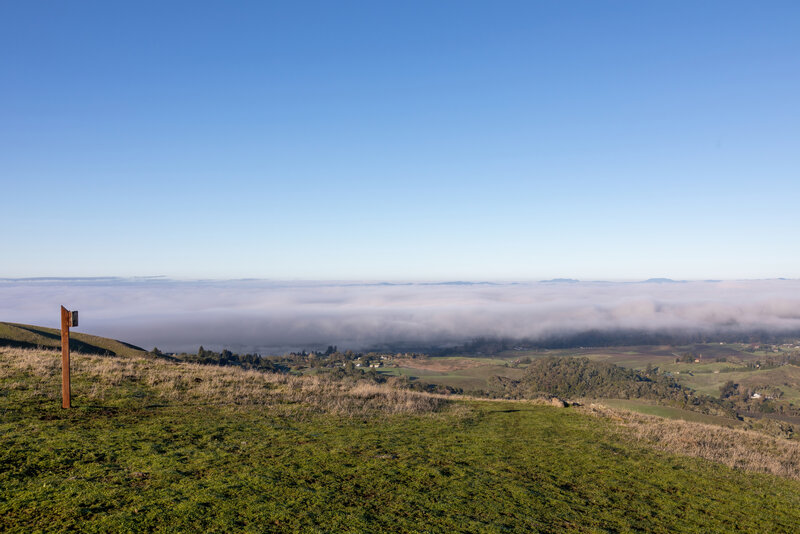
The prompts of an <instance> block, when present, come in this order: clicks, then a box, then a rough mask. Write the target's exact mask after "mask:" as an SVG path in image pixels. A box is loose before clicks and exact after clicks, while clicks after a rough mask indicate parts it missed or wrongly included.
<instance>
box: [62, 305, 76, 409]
mask: <svg viewBox="0 0 800 534" xmlns="http://www.w3.org/2000/svg"><path fill="white" fill-rule="evenodd" d="M70 326H78V312H77V311H69V310H68V309H66V308H65V307H64V306H61V407H62V408H71V407H72V398H71V397H72V391H71V388H70V380H69V327H70Z"/></svg>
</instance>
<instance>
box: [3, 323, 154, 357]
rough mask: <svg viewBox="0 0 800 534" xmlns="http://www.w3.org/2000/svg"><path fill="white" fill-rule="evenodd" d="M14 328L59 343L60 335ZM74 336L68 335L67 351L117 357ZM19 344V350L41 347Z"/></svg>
mask: <svg viewBox="0 0 800 534" xmlns="http://www.w3.org/2000/svg"><path fill="white" fill-rule="evenodd" d="M14 326H15V327H17V328H19V329H20V330H25V331H27V332H30V333H32V334H34V335H39V336H42V337H46V338H49V339H52V340H53V341H58V342H59V343H61V334H60V333H59V334H54V333H51V332H48V331H46V330H37V329H35V328H29V327H26V326H21V325H14ZM74 335H75V334H72V335H70V338H69V350H70V351H75V352H82V353H83V354H95V355H99V356H116V355H117V353H116V352H114V351H113V350H109V349H104V348H102V347H97V346H95V345H91V344H89V343H86V342H84V341H81V340H79V339H76V338H75V337H74ZM19 343H23V344H20V345H18V346H19V348H28V349H35V348H39V347H41V344H39V343H33V342H26V341H23V342H19ZM125 345H127V344H125ZM129 346H131V347H133V346H132V345H129ZM139 350H142V349H139Z"/></svg>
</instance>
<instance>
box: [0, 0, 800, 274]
mask: <svg viewBox="0 0 800 534" xmlns="http://www.w3.org/2000/svg"><path fill="white" fill-rule="evenodd" d="M0 51H1V52H0V69H1V70H0V72H2V73H3V75H2V78H0V191H1V192H2V193H1V194H2V198H3V200H4V202H3V203H2V210H0V224H1V225H2V228H3V247H2V252H0V254H1V256H0V258H2V261H0V277H2V276H5V277H25V276H100V275H115V276H132V275H166V276H170V277H174V278H197V277H200V278H238V277H258V278H278V279H541V278H553V277H574V278H581V279H635V278H649V277H654V276H665V277H672V278H689V279H702V278H763V277H789V278H798V277H800V267H799V266H800V248H798V247H797V235H798V230H800V210H799V209H798V208H797V205H798V199H800V172H799V171H798V170H799V169H800V99H799V98H798V96H797V95H800V59H798V58H800V4H797V3H796V2H768V3H757V2H731V1H726V2H702V3H698V2H633V1H631V2H597V1H592V2H533V1H526V2H463V1H458V2H418V3H416V2H281V3H267V2H252V3H246V2H238V3H235V4H234V5H231V4H229V3H223V2H183V3H181V2H128V3H122V2H52V3H48V2H5V3H3V4H2V5H1V6H0Z"/></svg>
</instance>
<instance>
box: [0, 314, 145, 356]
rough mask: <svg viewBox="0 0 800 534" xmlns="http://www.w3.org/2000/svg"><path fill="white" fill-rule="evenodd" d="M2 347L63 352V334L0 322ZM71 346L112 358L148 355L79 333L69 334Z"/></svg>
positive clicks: (121, 344)
mask: <svg viewBox="0 0 800 534" xmlns="http://www.w3.org/2000/svg"><path fill="white" fill-rule="evenodd" d="M0 346H11V347H24V348H40V347H41V348H52V349H58V350H61V331H60V330H57V329H55V328H46V327H43V326H33V325H27V324H17V323H3V322H0ZM69 346H70V349H71V350H74V351H77V352H83V353H85V354H107V355H110V356H143V355H144V354H145V352H146V351H145V350H144V349H142V348H140V347H136V346H134V345H131V344H129V343H124V342H122V341H117V340H116V339H109V338H107V337H100V336H93V335H90V334H83V333H81V332H76V331H75V330H71V331H70V333H69Z"/></svg>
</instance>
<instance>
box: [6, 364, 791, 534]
mask: <svg viewBox="0 0 800 534" xmlns="http://www.w3.org/2000/svg"><path fill="white" fill-rule="evenodd" d="M0 353H2V350H0ZM50 357H51V358H52V357H53V356H50ZM100 360H101V359H97V360H92V361H100ZM101 363H102V362H101ZM3 365H6V366H7V369H8V368H9V362H8V361H4V362H3ZM87 365H88V364H87ZM98 365H100V364H98ZM169 365H173V366H175V365H180V366H185V364H169V363H166V362H165V363H159V362H154V363H150V364H148V368H150V369H152V368H158V366H164V368H165V369H166V368H167V367H166V366H169ZM154 366H155V367H154ZM181 368H182V367H181ZM186 368H187V369H190V367H186ZM20 369H21V370H12V371H7V372H5V373H4V375H3V378H2V380H0V385H1V386H2V389H0V391H1V392H2V394H0V530H1V531H5V532H26V533H27V532H36V531H66V530H80V531H85V532H124V531H162V532H183V531H203V532H231V531H241V532H264V531H285V532H297V531H299V532H380V531H389V532H628V531H638V532H698V533H699V532H702V533H708V532H732V531H737V532H764V531H768V532H792V531H794V530H795V528H796V526H797V524H798V522H800V482H798V481H793V480H786V479H780V478H777V477H774V476H771V475H765V474H754V473H746V472H742V471H734V470H731V469H729V468H727V467H723V466H721V465H718V464H714V463H711V462H708V461H705V460H701V459H693V458H684V457H678V456H674V455H669V454H666V453H660V452H656V451H654V450H652V449H649V448H647V447H644V446H639V445H636V444H633V443H631V442H628V441H626V440H625V439H624V438H623V436H622V435H621V432H620V430H619V428H618V427H616V426H614V425H613V424H612V423H610V422H609V421H608V420H604V419H600V418H596V417H591V416H589V415H584V414H581V413H578V412H576V411H574V410H573V409H558V408H552V407H545V406H535V405H532V404H529V403H511V402H485V401H484V402H479V401H464V402H454V403H450V404H448V405H446V406H445V408H444V409H443V410H442V411H440V412H436V413H420V414H412V415H408V414H400V415H387V414H385V413H380V412H370V411H369V410H365V411H357V412H354V413H352V414H350V415H347V414H345V415H342V414H339V415H335V414H333V413H320V412H319V411H314V410H309V409H307V408H306V407H305V406H304V405H302V403H297V402H296V401H290V400H287V401H286V402H284V403H283V404H275V405H270V406H264V405H258V404H247V403H246V402H243V401H240V402H242V403H241V404H238V405H233V404H221V403H220V402H218V401H217V402H211V401H209V402H199V401H197V400H196V399H195V401H193V402H192V403H191V404H188V403H186V402H179V401H170V400H169V399H167V400H165V398H164V397H161V396H158V395H156V394H155V390H154V389H153V388H151V387H147V386H146V385H145V384H147V381H146V380H140V379H138V378H137V377H136V376H134V375H132V374H130V373H134V372H135V369H134V368H133V367H130V366H128V367H125V371H124V373H126V376H127V378H125V380H124V381H123V382H119V381H116V382H113V383H112V382H109V383H107V384H106V383H104V382H103V379H102V376H103V375H102V373H101V374H99V375H98V377H100V378H98V377H94V378H93V379H92V380H91V382H92V383H91V384H90V383H89V382H90V381H89V380H84V379H83V378H82V377H80V376H76V377H75V380H76V386H75V389H76V397H75V400H74V405H75V406H76V408H75V409H73V410H71V411H65V410H61V409H60V408H59V407H58V398H57V394H56V393H54V392H57V388H58V377H57V375H56V374H54V373H51V374H48V375H47V376H39V375H36V374H34V373H33V372H32V371H25V370H24V369H22V368H20ZM132 369H133V370H132ZM191 369H193V371H192V373H197V372H199V371H197V369H200V368H198V367H197V366H195V367H191ZM201 371H202V369H201ZM225 372H226V373H233V374H229V375H226V376H235V375H237V374H239V373H240V372H239V371H230V372H229V371H225ZM242 376H244V375H242ZM189 383H190V384H192V383H194V381H191V380H190V381H189ZM91 387H104V388H106V390H105V391H106V394H105V396H104V397H103V400H102V401H98V400H94V401H91V402H90V401H88V400H86V399H85V398H83V397H82V396H81V395H82V393H83V392H85V391H88V390H89V389H90V388H91ZM231 387H234V386H231ZM276 387H277V386H276ZM192 398H195V397H192ZM215 398H216V397H215ZM287 399H288V398H287Z"/></svg>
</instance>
